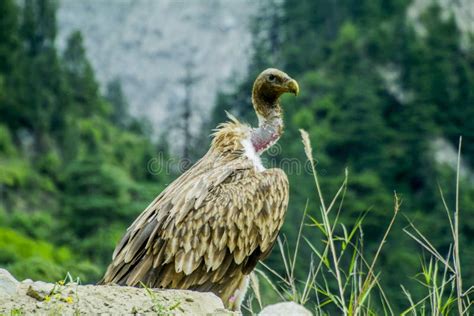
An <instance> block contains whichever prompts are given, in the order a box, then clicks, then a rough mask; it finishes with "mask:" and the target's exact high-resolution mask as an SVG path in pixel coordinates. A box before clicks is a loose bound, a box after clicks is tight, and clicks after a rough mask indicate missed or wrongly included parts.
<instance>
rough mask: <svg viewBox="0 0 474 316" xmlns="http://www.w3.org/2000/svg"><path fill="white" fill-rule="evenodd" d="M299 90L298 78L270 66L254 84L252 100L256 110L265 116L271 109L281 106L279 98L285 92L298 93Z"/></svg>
mask: <svg viewBox="0 0 474 316" xmlns="http://www.w3.org/2000/svg"><path fill="white" fill-rule="evenodd" d="M299 90H300V88H299V86H298V83H297V82H296V80H294V79H292V78H291V77H290V76H288V75H287V74H286V73H284V72H283V71H281V70H278V69H275V68H268V69H266V70H264V71H262V73H260V75H258V77H257V79H256V80H255V82H254V84H253V92H252V101H253V104H254V107H255V110H256V111H257V113H258V114H260V115H262V116H264V117H265V116H267V115H268V114H269V111H271V110H272V109H274V108H278V107H279V103H278V99H279V98H280V96H281V95H282V94H283V93H287V92H289V93H293V94H294V95H298V92H299Z"/></svg>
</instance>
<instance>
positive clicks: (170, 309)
mask: <svg viewBox="0 0 474 316" xmlns="http://www.w3.org/2000/svg"><path fill="white" fill-rule="evenodd" d="M140 285H141V286H142V287H143V288H144V289H145V291H146V293H147V295H148V297H149V298H150V299H151V301H152V304H153V311H154V312H155V313H156V315H159V316H163V315H174V314H175V312H176V310H177V309H178V308H179V306H180V305H181V302H174V303H170V304H164V302H163V301H162V299H160V298H159V297H158V296H157V295H156V293H155V292H154V291H153V289H150V288H149V287H148V286H146V285H145V284H144V283H143V282H140Z"/></svg>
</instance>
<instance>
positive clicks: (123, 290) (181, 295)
mask: <svg viewBox="0 0 474 316" xmlns="http://www.w3.org/2000/svg"><path fill="white" fill-rule="evenodd" d="M31 314H38V315H99V314H100V315H193V316H194V315H196V316H199V315H206V316H211V315H212V316H218V315H219V316H220V315H240V313H236V312H231V311H229V310H226V309H225V308H224V305H223V304H222V301H221V300H220V299H219V298H218V297H217V296H215V295H214V294H212V293H201V292H194V291H183V290H157V289H147V288H145V289H144V288H135V287H127V286H109V285H100V286H97V285H79V284H77V283H74V282H68V283H64V282H58V283H46V282H42V281H36V282H34V281H32V280H24V281H22V282H19V281H17V280H16V279H15V278H14V277H13V276H12V275H11V274H10V273H9V272H8V271H7V270H4V269H0V316H3V315H5V316H6V315H9V316H13V315H31ZM280 315H282V316H283V315H293V316H311V315H312V314H311V312H310V311H308V310H307V309H305V308H304V307H303V306H301V305H298V304H296V303H293V302H283V303H278V304H275V305H270V306H267V307H265V308H264V309H263V310H262V311H261V312H260V313H259V316H280Z"/></svg>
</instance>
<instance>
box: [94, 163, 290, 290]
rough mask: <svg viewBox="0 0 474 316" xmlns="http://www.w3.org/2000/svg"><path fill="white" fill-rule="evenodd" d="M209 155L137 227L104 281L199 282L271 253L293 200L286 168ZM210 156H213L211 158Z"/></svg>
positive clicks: (244, 269) (219, 278)
mask: <svg viewBox="0 0 474 316" xmlns="http://www.w3.org/2000/svg"><path fill="white" fill-rule="evenodd" d="M209 160H210V159H209V157H208V158H207V159H206V157H204V158H203V160H202V161H200V162H199V163H198V164H197V165H196V166H195V167H193V168H192V169H191V170H189V171H188V172H186V173H184V174H183V175H182V176H181V177H180V178H178V179H177V180H176V181H175V182H173V183H172V184H171V185H170V186H169V187H168V188H167V189H166V190H165V191H163V192H162V194H160V195H159V196H158V197H157V198H156V199H155V201H153V202H152V203H151V204H150V206H149V207H148V208H147V209H146V210H145V211H144V212H143V213H142V214H141V215H140V217H138V218H137V220H136V221H135V222H134V223H133V224H132V225H131V226H130V228H129V229H128V231H127V233H126V235H125V236H124V237H123V239H122V240H121V242H120V243H119V245H118V246H117V248H116V250H115V252H114V255H113V262H112V263H111V265H110V266H109V268H108V270H107V273H106V275H105V277H104V280H103V282H104V283H117V284H126V285H132V286H133V285H137V284H139V283H140V282H144V283H145V284H147V285H148V286H151V287H173V288H199V287H200V286H201V287H202V286H203V285H205V284H209V283H210V282H213V283H219V282H224V279H225V278H226V277H231V276H233V275H235V273H244V274H248V273H250V271H252V269H253V268H254V267H255V265H256V264H257V262H258V260H259V259H262V258H264V257H265V256H266V255H268V253H269V252H270V250H271V248H272V246H273V243H274V241H275V239H276V237H277V234H278V231H279V229H280V227H281V225H282V224H283V217H284V215H285V212H286V209H287V205H288V179H287V177H286V175H285V173H284V172H283V171H282V170H281V169H268V170H265V171H263V172H256V171H255V170H254V167H253V165H252V164H251V163H250V162H249V161H248V160H246V159H235V160H233V161H232V162H230V163H229V162H227V163H225V164H222V165H220V166H219V164H218V163H217V166H216V164H215V163H214V164H213V165H212V164H209V162H208V161H209ZM206 161H207V162H206Z"/></svg>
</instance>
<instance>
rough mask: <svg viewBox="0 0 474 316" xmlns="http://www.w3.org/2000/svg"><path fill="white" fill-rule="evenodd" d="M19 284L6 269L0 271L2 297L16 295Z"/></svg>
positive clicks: (0, 293) (0, 294) (0, 295)
mask: <svg viewBox="0 0 474 316" xmlns="http://www.w3.org/2000/svg"><path fill="white" fill-rule="evenodd" d="M18 284H20V283H19V282H18V281H17V280H16V279H15V278H14V277H13V276H12V275H11V274H10V272H8V271H7V270H5V269H0V297H2V296H10V295H14V294H15V293H16V290H17V287H18Z"/></svg>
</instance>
